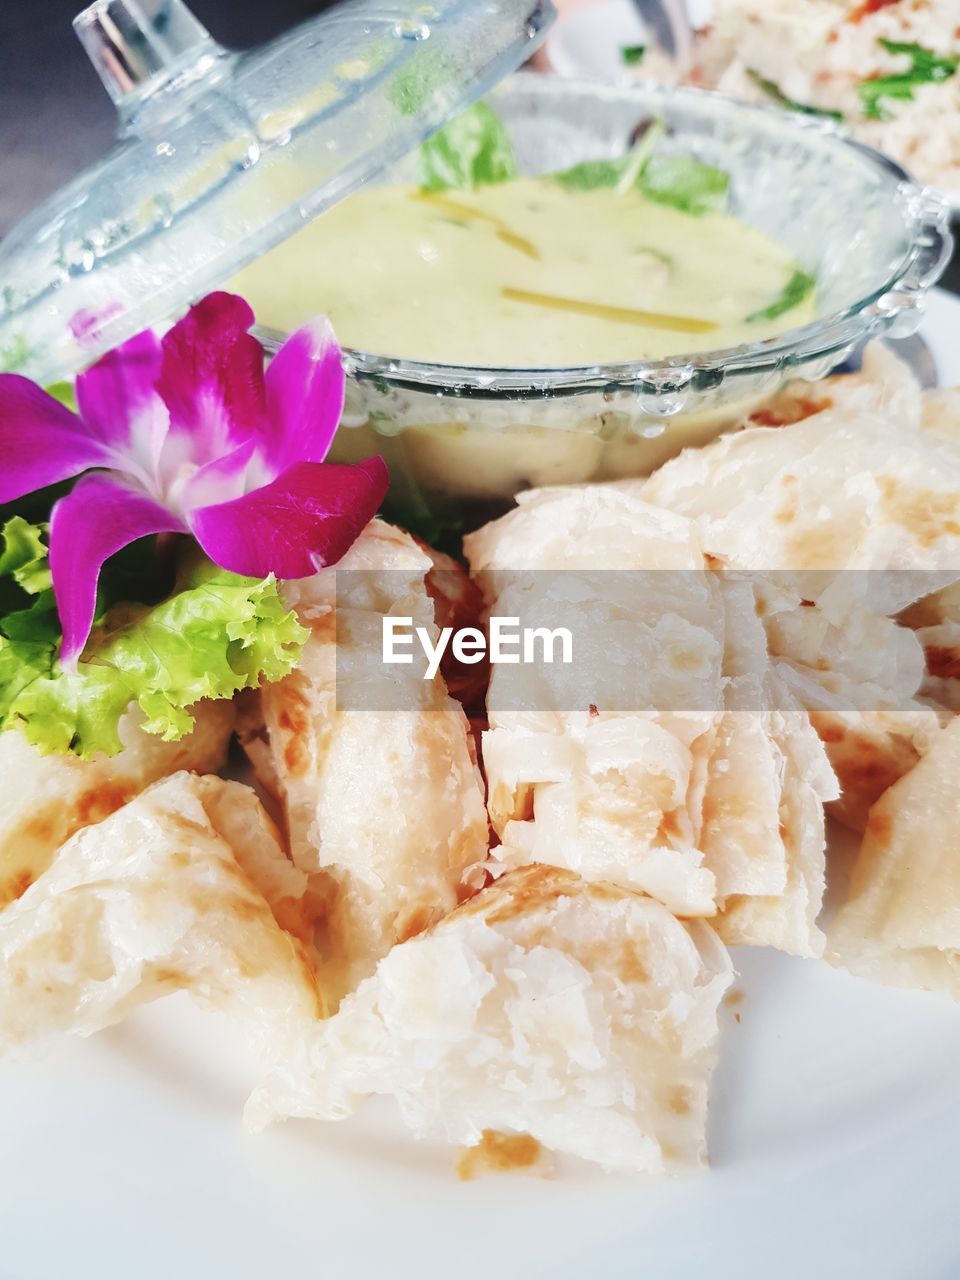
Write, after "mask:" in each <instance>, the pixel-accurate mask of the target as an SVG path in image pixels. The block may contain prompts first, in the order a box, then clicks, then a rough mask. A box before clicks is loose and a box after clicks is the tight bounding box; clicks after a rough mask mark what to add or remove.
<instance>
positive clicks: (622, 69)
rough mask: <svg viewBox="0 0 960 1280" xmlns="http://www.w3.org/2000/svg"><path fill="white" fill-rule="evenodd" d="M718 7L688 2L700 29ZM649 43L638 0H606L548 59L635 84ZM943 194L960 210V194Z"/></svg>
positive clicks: (554, 35) (562, 31) (554, 38)
mask: <svg viewBox="0 0 960 1280" xmlns="http://www.w3.org/2000/svg"><path fill="white" fill-rule="evenodd" d="M712 9H713V3H712V0H687V12H688V13H689V14H690V21H691V23H692V24H693V26H694V27H701V26H705V25H706V24H707V23H708V22H709V20H710V14H711V11H712ZM646 39H647V32H646V29H645V27H644V25H643V23H642V21H641V19H640V17H639V15H638V13H637V10H636V8H635V6H634V4H633V3H632V0H600V2H599V3H596V4H588V5H587V6H586V7H585V8H583V9H577V10H576V11H575V12H574V13H572V14H571V15H570V16H569V17H568V18H564V19H562V20H561V21H560V22H558V23H557V25H556V26H555V27H554V28H553V30H552V31H551V33H550V36H549V37H548V39H547V42H546V56H547V61H548V63H549V65H550V67H551V68H552V70H554V71H555V72H556V73H557V74H558V75H561V76H569V77H571V78H572V79H575V80H577V79H586V80H633V79H635V78H636V77H637V76H640V75H642V74H643V68H642V66H641V67H639V68H630V67H628V66H626V65H625V64H624V61H623V57H622V55H621V50H622V49H624V48H627V47H629V46H630V45H636V44H644V43H645V41H646ZM941 194H942V195H943V197H944V199H945V200H946V201H947V202H948V204H950V206H951V207H952V208H953V209H955V210H956V211H958V212H960V191H944V192H942V193H941Z"/></svg>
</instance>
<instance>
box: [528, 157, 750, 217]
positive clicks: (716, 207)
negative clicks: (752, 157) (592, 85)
mask: <svg viewBox="0 0 960 1280" xmlns="http://www.w3.org/2000/svg"><path fill="white" fill-rule="evenodd" d="M634 163H635V153H634V152H631V153H629V154H627V155H625V156H618V157H617V158H616V159H614V160H584V161H583V162H582V163H581V164H577V165H574V166H573V168H572V169H565V170H564V171H563V172H562V173H558V174H555V175H554V176H555V177H556V180H557V182H559V183H561V184H562V185H563V186H565V187H567V188H569V189H570V190H577V191H595V190H597V189H598V188H600V187H616V186H618V185H619V183H620V182H621V181H622V180H623V179H624V178H625V176H626V175H627V173H628V171H629V169H630V167H631V165H632V164H634ZM632 185H633V187H635V188H636V189H637V190H638V191H642V192H643V194H644V195H646V196H648V197H649V198H650V199H651V200H657V201H659V202H660V203H661V204H669V205H672V206H673V208H675V209H681V210H682V211H683V212H684V213H690V214H693V215H694V216H698V215H700V214H703V213H721V212H722V211H723V210H724V209H725V208H726V206H727V197H728V194H729V188H730V178H729V175H728V174H726V173H725V172H724V171H723V170H722V169H715V168H714V167H713V166H712V165H709V164H704V163H703V162H702V161H700V160H697V159H696V158H695V157H694V156H690V155H682V154H674V155H657V154H654V155H651V156H649V157H648V158H647V160H646V163H645V164H643V165H642V166H641V167H640V169H639V171H638V172H637V176H636V178H635V180H634V182H633V184H632Z"/></svg>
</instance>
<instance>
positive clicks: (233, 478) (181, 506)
mask: <svg viewBox="0 0 960 1280" xmlns="http://www.w3.org/2000/svg"><path fill="white" fill-rule="evenodd" d="M256 456H257V442H256V441H255V440H247V441H245V442H244V443H243V444H240V445H237V447H236V449H234V450H233V452H232V453H227V454H225V455H224V456H223V457H222V458H214V460H213V461H212V462H208V463H207V464H206V466H203V467H201V468H200V470H199V471H196V472H194V474H193V475H192V476H191V477H190V478H189V479H188V480H187V482H186V483H185V484H184V486H183V488H182V490H181V491H180V493H179V494H177V493H175V492H174V493H173V494H171V495H170V497H171V498H172V503H171V505H174V506H176V507H177V509H178V510H183V511H192V510H194V509H195V508H197V507H209V506H213V505H214V504H219V503H224V502H229V501H231V500H232V499H233V498H239V497H240V496H241V495H242V494H244V493H246V491H247V489H248V488H249V487H250V486H249V485H248V483H247V479H248V476H249V473H250V470H251V465H250V464H251V463H252V462H253V461H254V459H255V458H256Z"/></svg>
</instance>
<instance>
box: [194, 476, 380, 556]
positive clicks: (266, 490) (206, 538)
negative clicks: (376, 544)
mask: <svg viewBox="0 0 960 1280" xmlns="http://www.w3.org/2000/svg"><path fill="white" fill-rule="evenodd" d="M388 483H389V476H388V473H387V468H386V464H385V463H384V461H383V459H382V458H367V459H365V461H363V462H358V463H355V464H353V465H350V466H345V465H341V464H337V463H320V462H300V463H297V464H295V465H294V466H292V467H290V468H288V469H287V470H286V471H284V472H283V473H282V475H280V476H278V477H277V479H276V480H274V481H273V482H272V483H271V484H268V485H264V487H263V488H262V489H254V490H253V492H252V493H248V494H245V495H244V496H243V497H242V498H236V499H234V501H232V502H224V503H220V504H219V505H218V506H213V507H203V508H200V509H199V510H196V511H192V512H190V513H189V515H188V521H189V524H190V528H191V531H192V533H193V535H194V537H195V538H196V539H197V541H198V542H199V543H200V545H201V547H203V549H204V551H205V552H206V553H207V555H208V556H209V557H210V559H211V560H213V561H214V562H215V563H216V564H218V565H220V566H221V567H222V568H224V569H232V570H233V572H234V573H242V574H249V575H250V576H252V577H265V576H266V575H267V574H268V573H273V574H275V575H276V576H277V577H278V578H306V577H309V576H310V575H311V574H313V573H315V572H316V571H317V569H320V568H322V567H323V566H324V565H328V564H335V563H336V562H337V561H338V560H340V559H341V558H342V556H343V555H344V554H345V553H346V552H347V550H348V549H349V548H350V546H351V545H352V544H353V542H354V541H355V540H356V539H357V537H358V536H359V534H360V532H361V531H362V530H363V528H364V527H365V526H366V525H367V524H368V523H369V521H370V520H371V519H372V518H373V516H374V515H375V514H376V511H377V508H378V507H379V505H380V503H381V502H382V501H383V498H384V496H385V495H386V492H387V486H388Z"/></svg>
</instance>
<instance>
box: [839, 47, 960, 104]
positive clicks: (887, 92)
mask: <svg viewBox="0 0 960 1280" xmlns="http://www.w3.org/2000/svg"><path fill="white" fill-rule="evenodd" d="M877 43H878V44H879V45H880V46H881V47H882V48H883V49H886V51H887V53H893V54H902V55H904V56H905V57H907V58H909V59H910V66H909V68H908V69H907V70H906V71H902V72H898V73H896V74H894V75H889V76H875V77H874V78H873V79H871V80H864V81H862V82H861V83H860V84H859V85H858V86H857V92H858V93H859V95H860V103H861V105H862V107H863V114H864V115H865V116H866V117H867V119H868V120H885V119H887V118H888V116H889V112H887V111H885V110H884V108H883V102H884V100H885V99H887V100H889V99H897V100H900V101H905V102H912V101H913V91H914V89H915V88H916V87H917V86H918V85H921V84H940V83H941V82H942V81H944V80H949V79H950V77H951V76H952V75H955V74H956V71H957V67H958V66H960V54H957V55H955V56H953V57H948V58H944V57H941V56H940V55H939V54H937V53H934V52H933V50H932V49H925V48H924V47H923V45H919V44H908V43H907V44H905V43H901V42H899V41H897V40H885V39H883V38H881V39H879V40H878V41H877Z"/></svg>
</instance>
